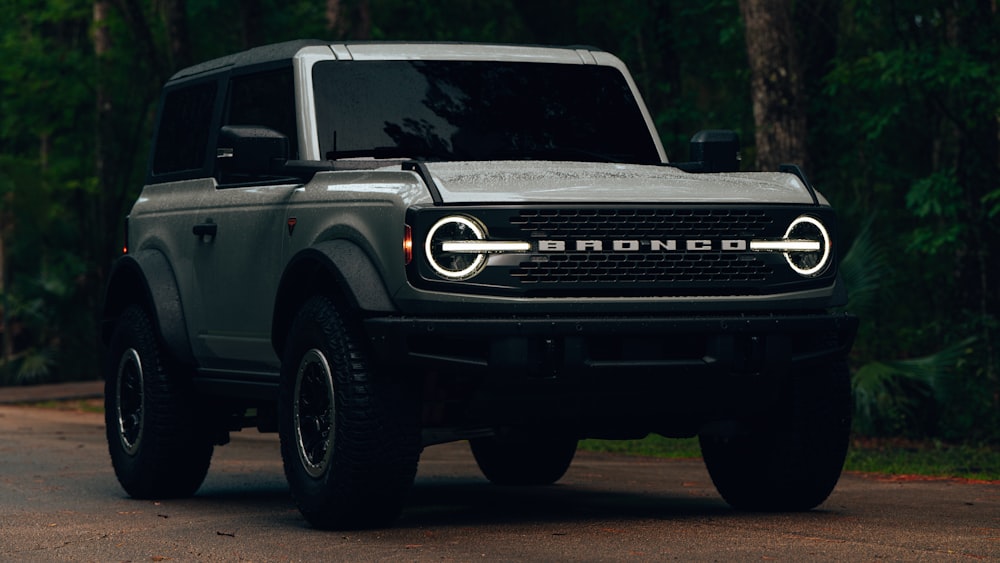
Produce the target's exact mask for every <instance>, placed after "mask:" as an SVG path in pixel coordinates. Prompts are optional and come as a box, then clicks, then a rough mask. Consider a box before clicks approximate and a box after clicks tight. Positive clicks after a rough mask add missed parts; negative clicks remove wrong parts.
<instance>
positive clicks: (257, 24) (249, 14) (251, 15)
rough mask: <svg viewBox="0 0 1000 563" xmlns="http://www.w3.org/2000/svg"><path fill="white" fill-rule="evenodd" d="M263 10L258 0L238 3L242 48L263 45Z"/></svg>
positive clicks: (243, 0)
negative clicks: (241, 28)
mask: <svg viewBox="0 0 1000 563" xmlns="http://www.w3.org/2000/svg"><path fill="white" fill-rule="evenodd" d="M262 13H263V8H261V5H260V0H241V1H240V20H241V21H242V22H243V26H242V27H243V36H242V38H243V48H244V49H249V48H251V47H258V46H260V45H263V44H264V31H263V29H262V27H261V21H262V17H263V16H262V15H261V14H262Z"/></svg>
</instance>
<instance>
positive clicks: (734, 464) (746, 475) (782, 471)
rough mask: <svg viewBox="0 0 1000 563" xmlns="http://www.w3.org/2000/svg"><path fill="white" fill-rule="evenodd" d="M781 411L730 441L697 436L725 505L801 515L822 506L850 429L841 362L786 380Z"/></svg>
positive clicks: (847, 389)
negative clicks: (788, 382) (787, 387)
mask: <svg viewBox="0 0 1000 563" xmlns="http://www.w3.org/2000/svg"><path fill="white" fill-rule="evenodd" d="M786 401H787V402H788V405H787V409H786V410H785V411H784V414H779V415H777V416H775V417H773V418H771V419H770V420H768V421H767V422H765V423H763V424H762V427H760V428H757V429H755V430H751V431H750V432H747V433H744V434H737V435H733V436H718V435H702V436H700V442H701V451H702V456H703V457H704V459H705V465H706V467H707V468H708V472H709V474H710V475H711V476H712V481H713V482H714V483H715V487H716V489H717V490H718V491H719V494H720V495H722V498H723V499H725V501H726V502H727V503H729V505H730V506H732V507H734V508H737V509H740V510H750V511H802V510H810V509H812V508H815V507H817V506H819V505H820V504H822V503H823V501H825V500H826V499H827V497H828V496H829V495H830V493H831V492H832V491H833V489H834V487H835V486H836V484H837V481H838V480H839V479H840V473H841V471H842V469H843V466H844V458H845V457H846V455H847V446H848V442H849V439H850V430H851V390H850V374H849V372H848V367H847V363H846V362H845V361H844V360H837V361H832V362H830V363H828V364H826V365H823V366H816V367H815V369H814V370H812V371H809V372H804V373H799V374H797V376H796V377H794V378H793V383H792V388H791V393H790V395H789V397H787V398H786Z"/></svg>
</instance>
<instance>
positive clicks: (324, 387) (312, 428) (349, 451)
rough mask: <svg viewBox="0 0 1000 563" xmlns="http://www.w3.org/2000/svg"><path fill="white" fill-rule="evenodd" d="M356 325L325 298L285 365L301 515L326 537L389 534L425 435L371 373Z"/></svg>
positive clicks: (290, 465)
mask: <svg viewBox="0 0 1000 563" xmlns="http://www.w3.org/2000/svg"><path fill="white" fill-rule="evenodd" d="M362 342H363V341H362V339H361V337H360V330H359V328H358V327H356V326H354V325H352V324H350V323H349V321H348V320H347V319H345V318H344V317H343V316H342V315H341V314H340V312H339V311H338V310H337V308H336V307H335V306H334V304H333V302H332V301H331V300H330V299H329V298H328V297H325V296H316V297H313V298H310V299H309V300H308V301H307V302H306V303H305V304H304V305H303V306H302V308H301V310H300V311H299V313H298V315H297V316H296V317H295V319H294V321H293V323H292V327H291V330H290V332H289V335H288V342H287V345H286V347H285V354H284V358H283V362H282V367H281V386H280V399H279V434H280V438H281V457H282V461H283V462H284V468H285V476H286V478H287V479H288V484H289V487H290V489H291V492H292V496H293V498H294V499H295V502H296V504H297V505H298V508H299V510H300V511H301V512H302V515H303V516H304V517H305V518H306V520H308V521H309V523H310V524H312V525H313V526H315V527H317V528H323V529H350V528H370V527H378V526H385V525H388V524H389V523H391V522H392V521H393V520H394V519H395V518H396V517H397V516H398V515H399V512H400V510H401V509H402V506H403V501H404V500H405V497H406V494H407V492H408V491H409V489H410V486H411V485H412V483H413V479H414V476H415V475H416V471H417V462H418V459H419V456H420V439H419V436H420V435H419V432H418V428H417V427H416V425H415V424H411V423H410V421H409V420H408V419H407V417H406V416H405V413H406V412H407V411H406V409H400V408H393V407H398V405H395V404H393V401H392V399H393V395H392V393H391V390H390V388H389V387H388V385H386V384H385V383H384V382H380V381H377V380H376V378H374V377H373V375H372V373H371V372H370V367H369V362H368V359H367V356H366V354H365V352H364V350H363V346H362Z"/></svg>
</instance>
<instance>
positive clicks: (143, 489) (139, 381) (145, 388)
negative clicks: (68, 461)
mask: <svg viewBox="0 0 1000 563" xmlns="http://www.w3.org/2000/svg"><path fill="white" fill-rule="evenodd" d="M197 403H198V402H197V396H196V394H195V392H194V389H193V386H192V384H191V379H190V376H189V374H188V373H184V372H183V370H181V369H180V368H179V367H178V366H176V364H175V363H174V362H172V361H171V360H170V358H169V355H168V353H167V352H166V351H165V350H164V349H163V347H162V345H161V344H160V341H159V339H158V337H157V334H156V331H155V330H154V328H153V324H152V322H151V321H150V319H149V316H148V315H147V313H146V312H145V311H144V310H143V309H142V308H140V307H139V306H137V305H132V306H130V307H128V308H126V309H125V311H124V312H123V313H122V315H121V317H119V319H118V325H117V327H116V328H115V331H114V333H113V334H112V336H111V345H110V348H109V354H108V359H107V365H106V368H105V392H104V412H105V425H106V430H107V439H108V450H109V452H110V454H111V463H112V465H113V466H114V469H115V475H116V476H117V478H118V482H119V483H121V485H122V487H123V488H124V489H125V491H126V492H127V493H128V494H129V495H130V496H132V497H135V498H140V499H154V498H177V497H187V496H191V495H193V494H194V493H195V491H197V490H198V487H200V486H201V483H202V481H204V479H205V475H206V473H207V472H208V466H209V464H210V463H211V460H212V450H213V444H212V440H211V435H212V433H211V432H210V431H209V429H208V428H205V427H204V424H202V419H201V417H200V416H199V413H198V408H197Z"/></svg>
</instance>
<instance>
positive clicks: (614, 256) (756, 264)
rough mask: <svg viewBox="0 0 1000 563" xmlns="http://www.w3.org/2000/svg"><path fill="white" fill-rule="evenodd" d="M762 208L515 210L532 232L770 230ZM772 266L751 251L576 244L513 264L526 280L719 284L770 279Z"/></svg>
mask: <svg viewBox="0 0 1000 563" xmlns="http://www.w3.org/2000/svg"><path fill="white" fill-rule="evenodd" d="M773 222H774V221H773V220H772V218H771V217H769V216H768V215H767V214H766V213H764V212H763V211H760V210H727V209H530V210H521V211H520V212H519V213H518V214H517V215H516V216H512V217H510V223H511V225H512V226H514V227H516V228H518V229H519V230H520V231H521V232H522V233H523V234H524V235H526V236H528V237H529V238H532V239H551V240H559V239H566V238H572V239H580V238H594V239H649V238H656V239H676V238H699V237H701V238H712V239H725V238H738V239H746V238H749V237H753V236H759V235H762V234H764V233H765V231H766V230H767V229H768V227H769V226H770V225H772V223H773ZM773 272H774V270H773V268H772V267H771V266H770V265H768V264H766V263H763V262H762V261H761V260H760V259H759V258H758V257H757V256H755V255H753V254H751V253H747V252H719V251H715V252H670V253H664V252H630V253H627V254H626V253H600V252H572V253H566V254H548V255H541V256H538V255H536V256H533V257H532V258H531V259H529V260H525V261H522V262H520V263H519V264H518V266H517V267H516V268H514V269H512V270H511V274H510V275H511V276H512V277H514V278H515V279H518V280H519V281H520V282H521V283H522V284H547V283H602V284H603V283H624V284H646V283H651V284H657V283H669V284H695V285H702V286H712V285H715V286H718V285H720V284H727V285H732V284H736V285H742V284H750V283H755V282H766V281H768V280H769V279H770V277H771V275H772V274H773Z"/></svg>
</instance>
